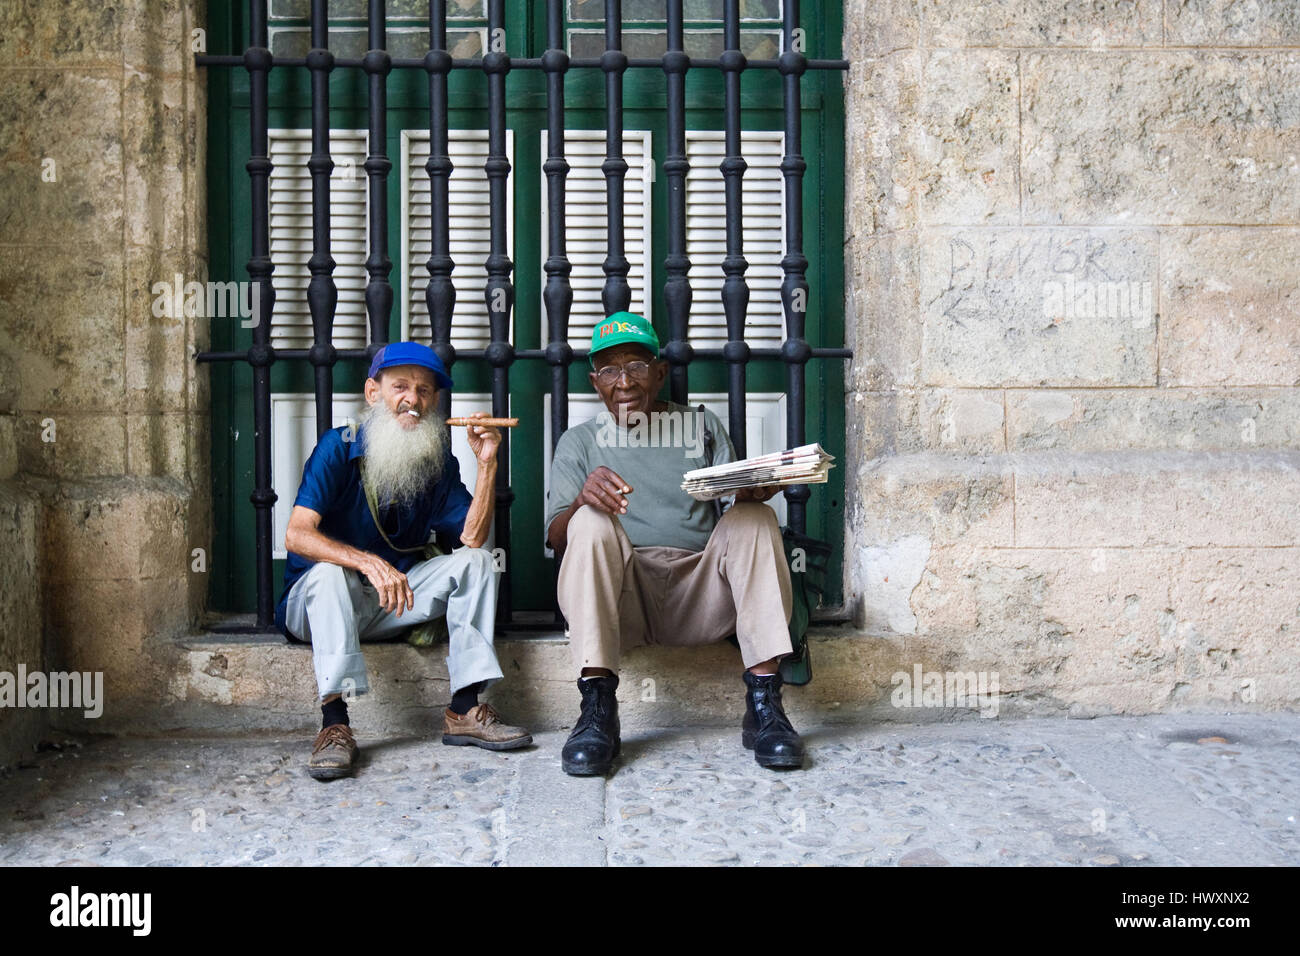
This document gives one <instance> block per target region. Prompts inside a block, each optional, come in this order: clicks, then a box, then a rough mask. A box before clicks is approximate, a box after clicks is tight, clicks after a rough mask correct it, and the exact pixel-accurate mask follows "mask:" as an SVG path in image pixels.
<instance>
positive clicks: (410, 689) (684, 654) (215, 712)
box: [95, 626, 917, 734]
mask: <svg viewBox="0 0 1300 956" xmlns="http://www.w3.org/2000/svg"><path fill="white" fill-rule="evenodd" d="M811 640H812V642H813V647H812V654H813V668H814V677H815V679H814V681H813V682H812V683H811V684H809V685H807V686H805V687H787V688H786V691H785V699H786V704H787V711H788V713H789V714H790V716H791V719H792V720H800V719H802V720H804V721H805V722H809V721H812V720H814V719H816V720H818V721H820V722H825V721H827V720H830V721H835V720H839V719H853V718H857V717H861V716H864V715H867V714H872V715H874V716H875V717H876V718H878V719H890V718H892V719H910V720H914V719H916V718H917V715H916V713H915V712H913V713H908V714H900V713H898V712H896V711H894V712H893V713H891V711H893V708H891V706H890V704H889V699H888V691H889V689H890V688H889V684H888V674H889V673H891V672H892V671H894V670H896V669H897V666H898V665H897V661H894V662H893V663H890V662H889V661H887V660H885V658H887V657H889V658H895V657H897V651H898V650H899V649H898V648H896V647H891V645H890V644H889V643H888V642H885V643H881V642H879V641H873V640H872V639H870V638H866V637H864V636H863V635H861V634H859V633H857V632H854V631H852V630H851V629H850V628H847V627H843V626H840V627H834V626H831V627H819V628H815V629H814V631H813V632H812V634H811ZM178 647H179V657H178V662H179V663H178V666H177V668H176V673H175V675H174V677H173V679H172V682H171V687H170V694H169V700H168V701H167V702H166V703H165V704H163V706H161V707H158V708H155V709H154V710H153V711H152V712H139V711H137V712H136V713H135V714H134V715H133V716H132V719H131V721H130V724H129V727H124V728H119V727H116V726H115V721H114V720H113V715H112V708H111V706H110V707H107V708H106V709H105V713H104V716H103V717H102V718H101V719H100V720H99V721H97V722H96V723H97V726H96V727H95V729H96V730H101V731H110V732H119V731H121V730H130V731H131V732H133V733H162V732H177V731H185V732H194V733H204V734H208V733H211V734H224V733H230V732H247V731H276V732H281V731H293V732H300V731H308V730H310V729H312V728H313V727H317V726H319V723H318V722H319V714H320V711H319V706H318V704H317V703H316V681H315V676H314V674H313V671H312V656H311V649H310V648H309V647H307V646H306V645H302V644H290V643H288V642H287V641H285V640H284V639H282V638H280V637H277V636H274V635H261V634H254V635H231V634H213V633H211V632H207V633H203V634H196V635H193V636H191V637H188V638H186V639H184V640H182V641H180V642H179V645H178ZM362 647H363V652H364V654H365V657H366V666H367V668H368V672H369V678H370V692H369V693H367V694H364V695H361V696H359V697H358V699H357V700H356V701H355V702H353V703H352V704H351V705H350V707H349V712H350V714H351V715H352V719H353V723H355V724H357V725H358V726H361V725H364V726H365V727H366V728H367V732H373V733H384V734H427V733H429V732H430V726H431V720H432V715H439V714H440V713H441V708H442V707H443V706H445V705H446V703H447V701H448V700H449V699H450V696H451V694H450V689H449V686H448V681H447V666H446V662H445V654H446V646H445V645H441V646H434V647H431V648H415V647H411V646H410V645H408V644H406V643H404V642H401V641H398V642H384V643H365V644H363V645H362ZM497 653H498V657H499V659H500V661H501V667H502V670H503V671H504V672H505V675H506V676H505V679H504V680H503V681H502V682H501V684H499V685H498V686H497V687H496V688H494V689H493V690H492V691H490V692H489V694H488V695H487V697H488V699H490V700H492V701H493V703H494V704H495V705H496V706H497V707H498V709H499V710H500V711H501V712H502V714H503V716H505V717H506V718H507V719H508V720H510V721H512V722H515V723H520V724H524V725H526V726H528V727H529V728H532V729H537V730H546V729H558V728H562V727H567V726H570V725H571V724H572V722H573V719H574V717H575V716H576V715H577V712H578V701H579V696H578V691H577V688H576V686H575V683H574V682H575V680H576V675H575V674H574V672H573V665H572V662H571V660H570V657H569V650H568V642H567V641H566V639H565V638H564V635H563V634H562V633H558V632H557V633H542V634H529V635H527V636H521V635H518V634H508V635H506V636H504V637H502V638H500V639H498V641H497ZM873 659H874V663H873V665H872V666H870V667H868V666H866V665H867V664H868V663H869V662H872V661H873ZM623 663H624V668H623V671H622V673H621V680H620V686H619V691H618V699H619V703H620V712H619V715H620V719H621V721H622V723H623V726H624V727H627V728H629V729H633V728H643V727H675V726H692V725H701V726H710V725H712V726H725V725H728V724H733V723H734V724H736V725H737V726H739V722H740V719H741V717H742V715H743V714H744V708H745V702H744V700H745V698H744V694H745V688H744V684H743V682H742V680H741V673H742V669H743V668H742V666H741V662H740V655H739V652H738V651H737V650H736V648H735V647H733V646H732V645H731V644H730V643H727V642H722V643H719V644H714V645H709V646H706V647H697V648H667V647H643V648H636V649H633V650H631V651H629V652H628V653H627V654H626V655H625V657H624V662H623ZM867 673H870V674H873V675H876V678H877V679H883V681H884V685H883V687H877V686H875V685H873V684H870V683H868V682H867V678H866V677H865V676H864V675H865V674H867ZM881 675H884V676H883V678H882V677H881ZM110 703H111V702H110Z"/></svg>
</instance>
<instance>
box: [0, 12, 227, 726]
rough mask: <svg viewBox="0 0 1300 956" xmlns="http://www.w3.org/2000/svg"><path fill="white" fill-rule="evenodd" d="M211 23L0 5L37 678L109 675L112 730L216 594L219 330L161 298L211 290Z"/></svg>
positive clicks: (13, 354)
mask: <svg viewBox="0 0 1300 956" xmlns="http://www.w3.org/2000/svg"><path fill="white" fill-rule="evenodd" d="M204 9H205V4H204V3H202V2H198V3H190V2H177V0H108V2H105V3H94V4H90V3H79V2H45V0H41V2H37V0H6V2H5V3H4V4H3V6H2V7H0V209H3V210H4V215H3V218H2V219H0V422H3V425H2V426H0V439H2V441H0V445H2V446H3V452H2V454H3V456H5V457H6V458H7V460H8V461H9V462H10V463H11V467H12V469H13V470H14V471H16V472H17V474H18V476H19V478H20V479H21V480H22V482H23V483H24V485H25V487H27V488H29V489H31V491H32V493H33V494H35V495H36V496H37V497H36V499H35V500H37V501H38V502H39V512H38V518H37V520H36V522H35V525H34V527H35V533H36V537H37V540H38V542H39V544H38V547H37V549H36V564H37V565H38V566H39V573H40V579H41V582H42V584H43V601H42V606H41V618H42V619H43V627H44V631H45V636H46V647H47V650H48V656H47V659H46V660H45V661H44V666H47V667H49V668H51V669H58V668H63V667H76V668H77V669H80V670H91V671H95V670H101V671H103V672H104V680H105V685H106V698H107V702H106V705H105V718H104V719H105V720H110V719H111V715H113V714H125V713H128V712H130V711H131V710H132V709H133V708H136V707H138V706H141V705H142V704H144V703H146V702H148V701H149V700H150V699H151V698H153V697H154V696H155V695H156V692H157V687H159V686H161V685H162V684H164V683H165V680H166V678H165V676H164V674H165V672H169V669H170V666H171V665H170V664H169V663H168V655H169V654H170V653H172V652H171V642H172V639H173V638H174V637H175V636H176V635H179V634H183V633H186V632H187V631H188V630H190V629H191V627H192V624H193V622H194V621H195V620H196V618H197V615H198V613H199V611H200V610H201V607H202V600H203V594H204V584H203V581H202V580H201V576H200V575H191V574H190V572H189V567H190V564H189V560H188V555H189V553H190V551H191V549H192V548H194V547H209V540H208V539H209V537H210V531H209V524H210V519H209V513H210V504H209V498H210V494H209V490H208V482H209V477H208V472H209V469H208V464H207V449H208V447H209V442H210V438H209V435H208V420H209V419H208V396H207V394H206V382H205V374H204V373H203V371H202V370H200V369H197V368H196V367H195V365H194V363H193V361H192V358H191V353H192V351H193V349H194V348H195V347H196V346H200V345H201V344H202V343H203V341H204V339H205V336H206V329H205V327H204V324H203V320H202V319H191V318H184V317H181V318H176V319H171V318H166V317H163V318H159V317H155V316H154V315H153V311H154V310H153V309H152V303H153V298H154V296H153V294H152V292H151V286H152V284H153V283H154V282H157V281H163V280H166V281H170V280H171V277H172V276H173V275H174V274H175V273H181V274H182V275H184V276H185V277H186V279H187V280H188V279H198V280H202V279H205V278H206V274H205V273H206V226H205V223H204V213H205V210H206V199H205V186H204V176H203V170H204V158H203V152H204V143H203V136H204V129H205V126H204V115H205V105H204V88H203V85H202V84H201V83H200V82H199V79H198V77H197V76H196V71H195V68H194V66H193V60H192V54H191V52H190V36H191V34H190V31H191V29H192V28H194V27H201V26H202V25H203V16H204ZM15 533H16V534H17V538H16V539H15V540H20V541H22V542H26V541H27V540H28V538H29V534H28V531H27V530H22V531H20V532H15ZM6 559H8V558H7V557H6ZM5 588H6V596H5V600H6V601H11V600H18V599H19V597H20V595H19V594H18V593H17V592H15V591H13V587H12V585H11V584H10V581H9V579H8V577H7V576H6V581H5ZM23 600H26V598H23ZM6 646H7V645H6ZM29 652H30V651H29V649H28V648H27V647H26V646H24V647H23V648H22V649H21V651H20V652H19V653H23V654H26V653H29ZM6 660H7V658H6ZM3 663H5V661H0V664H3ZM37 664H38V665H39V664H40V662H39V661H38V662H37ZM28 666H29V667H31V666H33V665H32V664H31V663H29V665H28ZM50 716H51V719H52V720H54V721H55V722H56V723H58V724H69V723H73V724H75V723H77V722H78V721H80V719H81V718H80V717H79V716H78V715H77V714H76V713H75V712H72V711H67V712H61V711H53V712H51V714H50ZM90 729H95V728H94V727H92V728H90Z"/></svg>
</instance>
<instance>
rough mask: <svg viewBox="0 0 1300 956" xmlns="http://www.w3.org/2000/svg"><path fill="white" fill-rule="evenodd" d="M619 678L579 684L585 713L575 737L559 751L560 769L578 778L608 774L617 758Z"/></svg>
mask: <svg viewBox="0 0 1300 956" xmlns="http://www.w3.org/2000/svg"><path fill="white" fill-rule="evenodd" d="M617 688H618V675H617V674H613V675H611V676H609V677H591V678H588V679H586V680H580V681H578V690H580V691H582V713H581V714H580V715H579V716H578V722H577V724H575V725H574V727H573V733H571V734H569V739H568V740H567V741H565V743H564V749H563V750H562V751H560V766H562V767H563V768H564V772H565V773H569V774H573V775H574V776H576V777H587V776H591V775H593V774H600V773H606V772H608V770H609V768H610V765H611V764H612V763H613V762H614V758H615V757H617V756H618V751H619V748H620V746H621V741H620V740H619V739H618V701H617V700H616V699H615V698H614V691H615V690H616V689H617Z"/></svg>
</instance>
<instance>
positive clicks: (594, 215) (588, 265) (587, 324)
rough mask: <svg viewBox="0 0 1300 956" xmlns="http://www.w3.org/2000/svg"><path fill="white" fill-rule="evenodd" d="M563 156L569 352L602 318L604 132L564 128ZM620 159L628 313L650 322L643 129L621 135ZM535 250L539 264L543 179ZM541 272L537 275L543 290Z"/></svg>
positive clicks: (649, 175)
mask: <svg viewBox="0 0 1300 956" xmlns="http://www.w3.org/2000/svg"><path fill="white" fill-rule="evenodd" d="M546 150H547V138H546V131H545V130H543V131H542V160H543V162H544V161H545V159H546ZM564 153H565V158H566V159H567V160H568V161H569V175H568V177H567V178H566V180H565V189H564V231H565V247H566V249H565V251H566V252H567V253H568V256H569V262H570V263H571V264H572V266H573V272H572V273H571V274H570V275H569V282H570V284H571V285H572V286H573V309H572V311H571V312H570V314H569V342H570V343H571V344H572V345H573V347H574V348H586V347H587V345H588V344H589V343H590V342H591V330H592V329H593V328H594V327H595V325H596V323H597V322H599V321H600V320H601V319H603V318H604V317H605V307H604V306H603V305H602V304H601V301H600V293H601V291H602V290H603V289H604V288H605V269H604V262H605V249H606V242H607V239H608V233H607V227H606V210H607V209H608V208H609V207H608V204H607V203H606V201H605V174H604V173H602V172H601V171H600V166H601V164H602V163H603V162H604V161H605V132H604V130H567V131H566V132H565V134H564ZM623 158H624V159H625V160H627V166H628V169H627V176H626V178H625V179H624V187H623V245H624V250H625V254H626V255H627V260H628V264H629V269H628V276H627V282H628V285H629V286H630V287H631V290H632V302H631V305H630V306H629V309H630V311H632V312H636V313H637V314H639V315H644V316H645V317H646V318H650V296H648V295H647V294H646V282H647V277H648V275H649V273H650V261H649V256H650V249H651V240H650V237H651V232H650V188H651V186H650V184H651V183H652V182H653V180H654V166H653V163H654V156H653V154H652V153H651V149H650V131H649V130H631V129H630V130H624V131H623ZM541 207H542V227H541V233H540V236H541V243H542V245H541V250H542V253H541V254H542V261H543V262H545V261H546V257H547V255H548V250H549V246H548V238H547V224H546V210H547V202H546V178H545V176H543V177H542V180H541ZM545 283H546V274H545V270H543V273H542V285H543V288H544V287H545ZM541 324H542V342H543V343H545V342H547V341H548V340H549V335H548V331H549V330H548V329H547V325H546V312H545V309H543V310H542V315H541Z"/></svg>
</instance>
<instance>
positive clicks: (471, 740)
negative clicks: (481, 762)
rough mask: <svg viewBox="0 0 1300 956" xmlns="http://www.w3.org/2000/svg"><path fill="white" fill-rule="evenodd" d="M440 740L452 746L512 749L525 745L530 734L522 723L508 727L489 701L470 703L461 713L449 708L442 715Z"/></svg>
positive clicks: (530, 738) (530, 736)
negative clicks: (470, 705)
mask: <svg viewBox="0 0 1300 956" xmlns="http://www.w3.org/2000/svg"><path fill="white" fill-rule="evenodd" d="M442 742H443V743H444V744H450V745H452V746H453V747H464V746H466V745H468V744H473V745H474V746H475V747H483V748H486V749H487V750H514V749H516V748H518V747H527V746H528V745H529V744H531V743H532V742H533V735H532V734H530V733H529V732H528V731H526V730H524V728H522V727H508V726H506V725H505V724H503V723H502V722H501V715H500V714H498V713H497V712H496V711H495V710H493V709H492V705H491V704H479V705H478V706H477V707H471V708H470V709H469V710H468V711H467V712H466V714H465V716H464V717H462V716H460V715H459V714H455V713H453V712H452V711H450V710H448V711H445V712H444V713H443V715H442Z"/></svg>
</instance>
